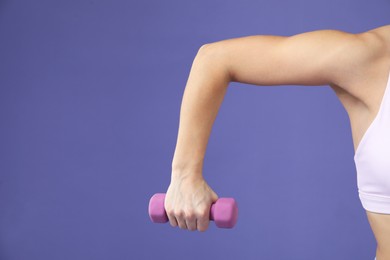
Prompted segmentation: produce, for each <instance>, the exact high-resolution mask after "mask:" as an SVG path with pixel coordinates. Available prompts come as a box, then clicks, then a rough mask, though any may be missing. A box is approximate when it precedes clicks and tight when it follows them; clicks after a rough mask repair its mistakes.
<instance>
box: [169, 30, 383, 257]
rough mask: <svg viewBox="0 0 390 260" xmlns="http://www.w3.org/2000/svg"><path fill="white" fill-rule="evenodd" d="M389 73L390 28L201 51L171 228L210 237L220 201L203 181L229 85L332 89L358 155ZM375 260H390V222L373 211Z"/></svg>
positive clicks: (188, 99) (238, 41) (185, 120)
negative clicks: (214, 127) (213, 214)
mask: <svg viewBox="0 0 390 260" xmlns="http://www.w3.org/2000/svg"><path fill="white" fill-rule="evenodd" d="M389 71H390V25H387V26H381V27H378V28H375V29H372V30H369V31H366V32H361V33H356V34H352V33H347V32H343V31H339V30H318V31H312V32H306V33H301V34H297V35H293V36H288V37H286V36H275V35H256V36H247V37H241V38H233V39H228V40H222V41H219V42H215V43H211V44H206V45H204V46H202V47H201V48H200V49H199V52H198V54H197V55H196V57H195V59H194V62H193V64H192V67H191V71H190V75H189V77H188V81H187V84H186V88H185V91H184V94H183V100H182V105H181V111H180V124H179V131H178V132H179V133H178V138H177V143H176V149H175V153H174V157H173V161H172V174H171V183H170V185H169V187H168V190H167V195H166V199H165V208H166V211H167V214H168V218H169V221H170V224H171V225H172V226H174V227H175V226H179V227H180V228H182V229H188V230H191V231H193V230H199V231H205V230H206V229H207V228H208V224H209V219H208V216H209V209H210V205H211V203H212V202H214V201H216V200H217V199H218V195H217V194H216V193H215V192H214V191H213V190H212V189H211V188H210V187H209V185H208V184H207V183H206V181H205V180H204V178H203V172H202V167H203V160H204V156H205V152H206V147H207V143H208V139H209V136H210V132H211V129H212V125H213V123H214V121H215V118H216V116H217V114H218V110H219V107H220V105H221V104H222V102H223V99H224V96H225V93H226V91H227V88H228V85H229V83H230V82H242V83H247V84H253V85H258V86H278V85H301V86H330V87H331V88H332V89H333V90H334V92H335V94H336V95H337V97H338V98H339V100H340V102H341V103H342V104H343V106H344V108H345V109H346V111H347V113H348V116H349V119H350V123H351V129H352V138H353V143H354V148H355V151H356V148H357V147H358V145H359V143H360V140H361V139H362V137H363V135H364V133H365V131H366V130H367V128H368V127H369V125H370V124H371V122H372V121H373V119H374V118H375V116H376V114H377V112H378V110H379V106H380V102H381V100H382V97H383V94H384V90H385V87H386V83H387V79H388V78H387V77H388V73H389ZM366 213H367V217H368V220H369V223H370V226H371V228H372V230H373V233H374V235H375V238H376V240H377V244H378V247H377V255H376V256H377V260H388V259H390V215H388V214H378V213H373V212H368V211H366Z"/></svg>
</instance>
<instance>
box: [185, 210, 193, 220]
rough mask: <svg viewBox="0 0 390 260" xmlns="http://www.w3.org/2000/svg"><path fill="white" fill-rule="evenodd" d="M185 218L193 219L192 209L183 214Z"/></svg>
mask: <svg viewBox="0 0 390 260" xmlns="http://www.w3.org/2000/svg"><path fill="white" fill-rule="evenodd" d="M185 217H186V219H194V218H195V213H194V212H193V211H187V212H186V214H185Z"/></svg>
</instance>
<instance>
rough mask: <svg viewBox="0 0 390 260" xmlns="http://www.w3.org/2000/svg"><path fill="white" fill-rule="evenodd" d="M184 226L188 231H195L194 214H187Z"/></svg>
mask: <svg viewBox="0 0 390 260" xmlns="http://www.w3.org/2000/svg"><path fill="white" fill-rule="evenodd" d="M186 225H187V229H188V230H190V231H195V230H196V226H197V224H196V216H195V214H193V213H189V214H187V217H186Z"/></svg>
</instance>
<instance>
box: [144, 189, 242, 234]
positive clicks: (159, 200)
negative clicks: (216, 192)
mask: <svg viewBox="0 0 390 260" xmlns="http://www.w3.org/2000/svg"><path fill="white" fill-rule="evenodd" d="M164 200H165V193H156V194H154V195H153V196H152V197H151V198H150V201H149V217H150V219H151V220H152V222H154V223H166V222H168V221H169V219H168V216H167V213H166V212H165V208H164ZM237 218H238V208H237V203H236V201H235V200H234V199H233V198H219V199H218V200H217V201H216V202H214V203H213V204H211V208H210V220H213V221H214V222H215V224H216V225H217V227H219V228H232V227H234V225H235V224H236V222H237Z"/></svg>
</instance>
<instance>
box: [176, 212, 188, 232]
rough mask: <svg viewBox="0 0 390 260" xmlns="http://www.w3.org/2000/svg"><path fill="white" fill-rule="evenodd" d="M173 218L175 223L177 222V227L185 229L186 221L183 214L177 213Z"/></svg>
mask: <svg viewBox="0 0 390 260" xmlns="http://www.w3.org/2000/svg"><path fill="white" fill-rule="evenodd" d="M175 217H176V221H177V224H178V225H179V227H180V228H181V229H187V224H186V221H185V219H184V213H182V212H178V213H176V214H175Z"/></svg>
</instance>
